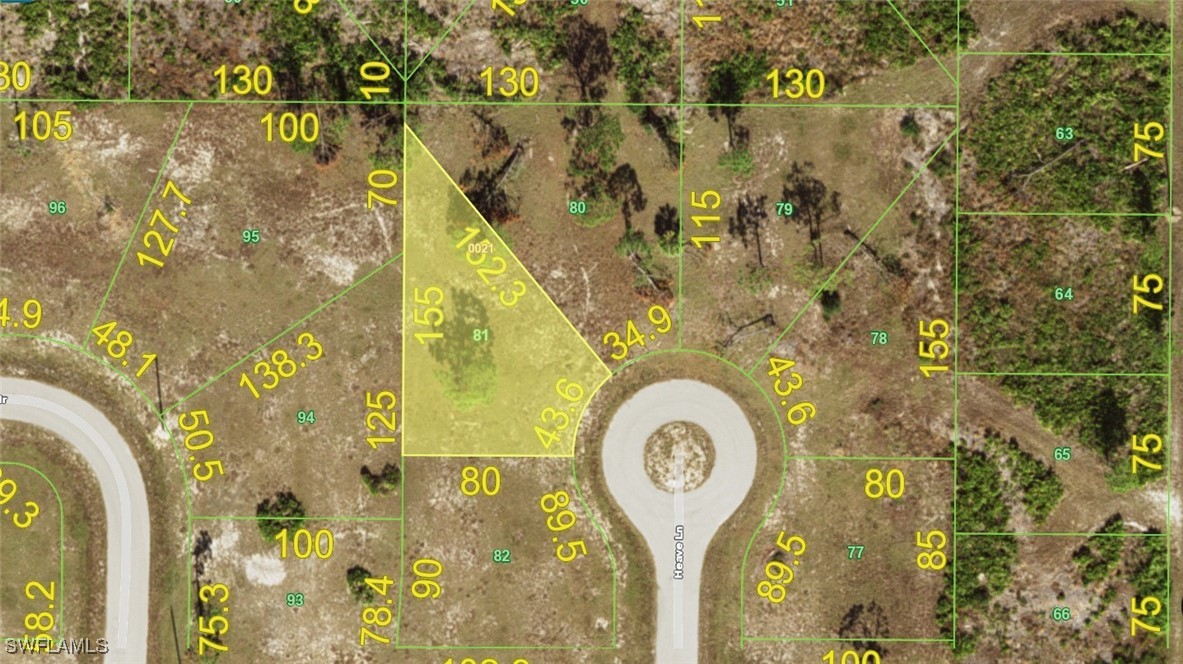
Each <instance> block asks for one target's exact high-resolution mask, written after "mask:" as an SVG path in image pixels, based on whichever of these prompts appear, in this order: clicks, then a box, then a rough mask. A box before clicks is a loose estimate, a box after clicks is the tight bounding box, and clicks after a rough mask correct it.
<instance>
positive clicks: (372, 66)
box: [358, 60, 390, 99]
mask: <svg viewBox="0 0 1183 664" xmlns="http://www.w3.org/2000/svg"><path fill="white" fill-rule="evenodd" d="M359 73H360V74H361V77H362V78H363V79H365V80H367V81H369V82H371V83H381V82H382V81H385V80H386V79H388V78H390V65H388V64H386V63H385V62H378V61H377V60H375V61H372V62H367V63H365V64H364V65H362V66H361V70H360V71H359ZM358 92H361V93H362V94H363V95H365V97H366V99H373V98H374V95H385V94H390V88H387V87H366V86H363V87H361V88H359V89H358Z"/></svg>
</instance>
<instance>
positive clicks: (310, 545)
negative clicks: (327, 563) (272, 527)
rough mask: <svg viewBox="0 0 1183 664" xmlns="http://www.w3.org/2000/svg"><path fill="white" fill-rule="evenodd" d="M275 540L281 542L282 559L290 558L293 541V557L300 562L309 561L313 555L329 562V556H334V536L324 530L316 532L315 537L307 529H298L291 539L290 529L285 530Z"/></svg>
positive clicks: (280, 552) (280, 555)
mask: <svg viewBox="0 0 1183 664" xmlns="http://www.w3.org/2000/svg"><path fill="white" fill-rule="evenodd" d="M274 539H275V541H277V542H279V557H280V558H287V557H288V541H289V540H290V541H291V548H292V555H294V556H295V557H297V558H299V559H300V560H307V559H308V558H309V557H311V556H312V554H313V553H315V554H316V557H317V558H320V559H321V560H327V559H328V557H329V556H331V555H333V534H332V533H330V532H329V531H327V530H325V529H323V528H322V529H320V530H318V531H316V535H315V536H314V535H313V534H312V532H311V531H309V530H308V529H307V528H297V529H296V532H295V533H294V534H293V535H292V536H291V537H290V538H289V537H288V529H287V528H284V529H283V530H281V531H279V534H278V535H276V536H275V538H274Z"/></svg>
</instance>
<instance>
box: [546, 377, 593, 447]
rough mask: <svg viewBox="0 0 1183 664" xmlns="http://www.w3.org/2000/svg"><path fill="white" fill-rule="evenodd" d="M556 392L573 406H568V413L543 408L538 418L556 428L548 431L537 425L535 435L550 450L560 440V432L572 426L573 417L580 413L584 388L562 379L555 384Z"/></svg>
mask: <svg viewBox="0 0 1183 664" xmlns="http://www.w3.org/2000/svg"><path fill="white" fill-rule="evenodd" d="M555 392H558V393H559V396H560V397H562V398H563V399H564V400H566V401H570V402H571V404H572V405H570V406H568V407H567V410H566V411H562V410H556V409H554V408H550V407H547V408H543V409H542V413H541V414H540V415H539V416H538V419H540V420H541V421H542V424H545V425H551V426H553V427H554V428H553V429H546V428H543V427H542V426H539V425H537V424H535V425H534V435H536V436H538V442H540V443H542V446H543V447H544V448H546V449H548V450H549V449H550V446H551V445H553V444H555V442H557V441H558V440H559V432H560V431H563V430H564V429H566V428H567V427H569V426H571V416H572V415H575V414H576V413H578V412H579V405H578V404H579V401H580V400H581V399H583V386H582V385H580V384H579V383H573V382H571V381H569V380H567V379H566V378H560V379H559V382H557V383H555Z"/></svg>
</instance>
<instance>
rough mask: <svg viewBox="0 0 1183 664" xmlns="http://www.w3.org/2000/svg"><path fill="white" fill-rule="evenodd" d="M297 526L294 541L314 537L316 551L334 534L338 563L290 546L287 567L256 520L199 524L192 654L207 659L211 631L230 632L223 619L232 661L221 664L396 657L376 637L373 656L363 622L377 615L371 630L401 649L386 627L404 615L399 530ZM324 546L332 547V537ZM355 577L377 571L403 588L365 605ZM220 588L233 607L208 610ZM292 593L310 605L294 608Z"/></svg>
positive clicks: (316, 523)
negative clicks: (363, 638)
mask: <svg viewBox="0 0 1183 664" xmlns="http://www.w3.org/2000/svg"><path fill="white" fill-rule="evenodd" d="M285 525H286V524H285ZM290 525H291V526H292V527H291V528H290V529H289V535H292V533H294V532H295V530H296V529H297V528H302V529H307V530H308V531H310V532H311V533H312V534H313V535H314V541H315V535H316V533H318V531H322V530H325V531H328V532H330V533H332V540H333V549H332V553H331V555H330V556H329V557H327V558H323V559H322V558H320V557H319V553H317V551H316V549H315V545H314V548H313V553H312V555H310V556H308V557H306V558H299V557H298V556H297V554H301V555H303V554H306V553H307V552H306V551H305V550H304V549H303V548H301V549H298V550H297V549H296V547H295V545H294V544H293V543H291V542H290V541H289V548H288V550H287V557H286V558H281V550H280V542H277V541H275V540H274V539H271V538H269V537H264V535H263V534H262V533H261V530H260V528H259V527H258V523H257V522H256V521H255V520H254V519H244V520H220V521H210V520H199V521H195V522H194V549H193V551H194V560H195V562H196V566H195V569H194V571H193V573H194V578H193V581H194V587H193V597H192V601H193V607H192V610H193V620H194V622H193V624H192V625H191V632H190V637H191V638H192V647H193V651H192V654H194V655H195V654H196V653H197V651H198V649H199V638H200V637H201V636H203V635H202V634H201V632H200V627H201V626H202V625H206V624H209V625H213V626H214V630H215V631H222V627H221V625H220V624H218V623H220V622H221V621H220V620H218V621H215V620H214V617H218V616H220V617H224V618H226V619H227V620H228V621H229V624H230V627H229V629H228V630H226V631H225V636H223V637H221V643H222V645H225V646H226V647H228V648H229V651H228V653H227V654H225V655H222V656H221V657H220V658H219V659H225V660H227V661H249V662H254V661H263V660H275V659H282V660H284V661H300V662H313V661H324V658H325V657H326V654H327V653H334V654H335V656H337V657H342V658H348V659H347V661H357V659H358V658H362V657H365V655H363V650H364V651H366V652H367V654H369V655H371V656H372V655H373V653H375V652H377V653H383V652H389V648H388V646H385V645H383V644H382V643H380V642H377V641H374V640H372V637H367V645H366V646H365V647H364V648H363V647H362V646H361V645H360V644H359V639H360V629H361V628H362V627H363V621H362V612H363V611H365V610H366V609H367V608H373V609H374V612H373V613H370V614H367V615H368V616H370V617H372V618H373V621H372V622H374V623H376V624H375V625H372V626H370V627H369V629H370V630H371V631H373V632H375V633H377V634H378V635H379V636H380V637H383V638H387V639H390V640H391V643H393V642H394V641H393V639H394V634H395V627H394V624H395V623H394V622H389V624H388V625H382V623H387V622H388V621H387V611H389V612H390V614H394V615H397V611H398V578H399V575H398V560H399V537H400V534H399V524H398V523H397V522H380V523H379V522H360V521H329V520H318V519H315V518H311V519H307V520H302V521H298V522H293V523H292V524H290ZM292 536H294V535H292ZM320 537H321V543H322V544H323V543H324V541H325V539H324V538H325V536H323V535H322V536H320ZM301 546H304V545H303V544H301ZM324 552H325V549H324V548H322V549H320V553H324ZM354 567H361V568H363V569H365V570H368V572H369V573H370V575H371V577H370V578H375V579H380V578H381V577H383V576H386V577H389V578H390V579H391V580H392V581H393V582H394V583H393V585H390V586H388V587H387V588H386V594H385V595H379V594H377V593H375V594H374V595H373V596H372V597H361V598H360V599H359V598H357V597H355V596H354V595H353V593H351V591H350V585H349V583H348V578H349V570H351V569H352V568H354ZM363 578H364V577H363ZM215 584H224V585H225V586H226V588H227V589H228V590H229V596H228V598H227V599H226V601H225V602H222V601H219V600H221V599H222V598H223V597H224V596H225V594H224V592H223V591H222V590H220V589H211V590H209V591H206V592H205V593H204V595H205V598H207V600H208V601H205V602H203V601H201V600H202V592H201V588H202V587H203V586H207V585H208V586H213V585H215ZM360 585H361V586H362V587H365V588H369V586H365V584H364V583H362V584H360ZM289 593H293V594H294V593H298V594H300V595H302V596H303V597H302V598H301V600H302V605H301V604H300V603H299V602H300V600H296V599H295V598H293V601H292V604H291V605H289V603H288V594H289ZM223 608H228V610H226V611H223V610H222V609H223ZM177 619H178V624H180V625H182V630H183V624H184V615H183V614H178V616H177ZM206 636H207V638H209V636H208V635H206ZM181 638H182V639H184V638H185V636H184V631H182V633H181ZM206 650H207V654H209V653H212V652H213V650H212V649H210V648H207V649H206ZM385 661H389V660H385ZM399 661H401V660H399Z"/></svg>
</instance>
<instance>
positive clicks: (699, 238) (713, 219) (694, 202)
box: [690, 189, 723, 249]
mask: <svg viewBox="0 0 1183 664" xmlns="http://www.w3.org/2000/svg"><path fill="white" fill-rule="evenodd" d="M707 201H710V202H709V203H708V202H707ZM722 203H723V197H722V196H720V195H719V192H717V191H715V190H714V189H708V190H706V191H704V192H702V193H699V192H696V191H692V192H690V207H692V208H695V209H697V210H717V209H719V206H720V205H722ZM690 220H691V221H693V222H694V227H695V228H702V225H703V224H708V223H709V224H717V223H719V215H717V214H711V215H701V214H695V215H691V216H690ZM690 241H691V242H693V243H694V246H695V247H697V248H699V249H702V245H704V244H709V243H711V242H718V241H719V236H718V235H691V236H690Z"/></svg>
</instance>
